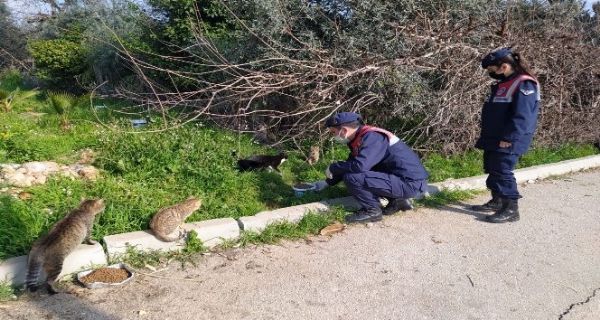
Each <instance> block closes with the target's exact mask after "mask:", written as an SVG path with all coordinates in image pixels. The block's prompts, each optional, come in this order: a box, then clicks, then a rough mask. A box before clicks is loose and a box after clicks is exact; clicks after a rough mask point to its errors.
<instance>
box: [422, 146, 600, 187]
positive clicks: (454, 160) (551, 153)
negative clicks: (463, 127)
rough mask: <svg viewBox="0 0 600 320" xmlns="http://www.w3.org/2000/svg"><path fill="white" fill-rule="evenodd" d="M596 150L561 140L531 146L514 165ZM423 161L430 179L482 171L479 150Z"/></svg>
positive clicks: (472, 174)
mask: <svg viewBox="0 0 600 320" xmlns="http://www.w3.org/2000/svg"><path fill="white" fill-rule="evenodd" d="M599 153H600V151H599V150H598V148H596V147H594V145H593V144H564V145H561V146H558V147H554V148H533V149H531V150H530V151H529V152H527V153H526V154H525V155H523V157H521V159H519V162H518V163H517V168H526V167H531V166H536V165H541V164H548V163H555V162H559V161H564V160H570V159H576V158H581V157H586V156H591V155H596V154H599ZM423 165H424V166H425V167H426V168H427V171H429V173H430V179H429V181H430V182H439V181H444V180H446V179H458V178H466V177H471V176H475V175H481V174H484V172H483V152H482V151H481V150H471V151H468V152H465V153H464V154H461V155H454V156H442V155H439V154H429V155H427V156H426V157H425V158H424V159H423Z"/></svg>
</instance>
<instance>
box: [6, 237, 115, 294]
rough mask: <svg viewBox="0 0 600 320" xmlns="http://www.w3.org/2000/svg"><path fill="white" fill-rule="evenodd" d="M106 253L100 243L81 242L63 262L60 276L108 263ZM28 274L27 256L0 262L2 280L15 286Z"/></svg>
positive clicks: (23, 281)
mask: <svg viewBox="0 0 600 320" xmlns="http://www.w3.org/2000/svg"><path fill="white" fill-rule="evenodd" d="M106 264H107V260H106V255H105V254H104V249H103V248H102V246H101V245H100V244H94V245H87V244H80V245H79V246H78V247H77V248H76V249H75V251H73V252H71V254H69V255H68V256H67V257H66V258H65V262H64V264H63V269H62V272H61V273H60V275H59V276H58V277H59V278H61V277H63V276H65V275H68V274H70V273H73V272H77V271H81V270H83V269H86V268H89V267H91V266H93V265H106ZM26 276H27V256H19V257H14V258H10V259H8V260H6V261H4V262H2V264H0V280H1V281H7V282H8V283H11V284H12V285H13V286H20V285H22V284H24V283H25V277H26ZM45 278H46V275H45V274H42V276H41V279H39V281H40V283H41V281H42V279H45Z"/></svg>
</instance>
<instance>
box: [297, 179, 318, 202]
mask: <svg viewBox="0 0 600 320" xmlns="http://www.w3.org/2000/svg"><path fill="white" fill-rule="evenodd" d="M292 189H294V194H295V195H296V197H298V198H300V197H302V196H304V194H305V193H306V192H308V191H313V190H315V189H316V186H315V185H312V184H310V185H309V184H307V183H303V184H302V185H295V186H293V187H292Z"/></svg>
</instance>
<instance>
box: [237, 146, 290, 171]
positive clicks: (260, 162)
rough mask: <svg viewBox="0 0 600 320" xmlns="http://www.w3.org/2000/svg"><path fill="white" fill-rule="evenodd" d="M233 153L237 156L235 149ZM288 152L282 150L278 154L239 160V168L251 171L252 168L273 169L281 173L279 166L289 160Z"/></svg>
mask: <svg viewBox="0 0 600 320" xmlns="http://www.w3.org/2000/svg"><path fill="white" fill-rule="evenodd" d="M232 155H233V156H235V155H236V154H235V151H233V152H232ZM287 158H288V157H287V154H286V153H285V152H280V153H279V154H277V155H274V156H271V155H255V156H251V157H249V158H246V159H239V160H237V164H238V169H239V170H240V171H251V170H261V169H273V170H275V171H277V172H279V173H281V171H279V166H280V165H281V164H282V163H284V162H285V161H286V160H287Z"/></svg>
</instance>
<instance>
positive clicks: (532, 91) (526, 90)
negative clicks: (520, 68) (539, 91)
mask: <svg viewBox="0 0 600 320" xmlns="http://www.w3.org/2000/svg"><path fill="white" fill-rule="evenodd" d="M521 93H522V94H524V95H526V96H528V95H530V94H532V93H535V90H532V89H521Z"/></svg>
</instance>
